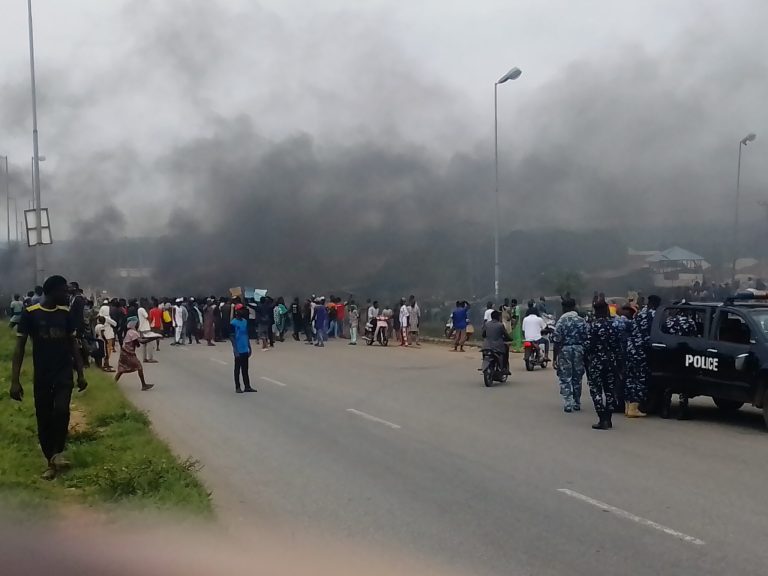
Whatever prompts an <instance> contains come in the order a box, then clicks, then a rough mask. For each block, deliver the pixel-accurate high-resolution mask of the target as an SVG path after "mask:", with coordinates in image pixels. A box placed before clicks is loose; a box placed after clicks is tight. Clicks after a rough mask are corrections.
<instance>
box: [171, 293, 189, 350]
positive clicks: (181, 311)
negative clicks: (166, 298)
mask: <svg viewBox="0 0 768 576" xmlns="http://www.w3.org/2000/svg"><path fill="white" fill-rule="evenodd" d="M186 312H187V309H186V308H185V307H184V299H183V298H177V299H176V306H174V307H173V331H174V334H173V344H171V346H174V345H176V346H183V345H184V322H185V318H184V317H185V316H186Z"/></svg>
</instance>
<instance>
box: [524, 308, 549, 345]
mask: <svg viewBox="0 0 768 576" xmlns="http://www.w3.org/2000/svg"><path fill="white" fill-rule="evenodd" d="M546 327H547V325H546V323H545V322H544V320H542V319H541V318H539V317H538V316H536V315H535V314H529V315H528V316H526V317H525V318H524V319H523V334H525V339H526V340H529V341H535V340H541V331H542V330H544V328H546Z"/></svg>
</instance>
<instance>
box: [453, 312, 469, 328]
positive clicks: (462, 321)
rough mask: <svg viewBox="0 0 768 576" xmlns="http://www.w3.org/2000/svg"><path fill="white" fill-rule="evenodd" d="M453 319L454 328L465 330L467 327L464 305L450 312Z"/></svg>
mask: <svg viewBox="0 0 768 576" xmlns="http://www.w3.org/2000/svg"><path fill="white" fill-rule="evenodd" d="M451 318H452V319H453V329H454V330H466V329H467V309H466V308H464V307H461V308H456V310H454V311H453V314H451Z"/></svg>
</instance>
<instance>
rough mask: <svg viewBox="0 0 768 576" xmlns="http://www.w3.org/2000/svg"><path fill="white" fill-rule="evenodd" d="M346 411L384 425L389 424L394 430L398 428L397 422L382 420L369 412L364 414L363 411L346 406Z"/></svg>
mask: <svg viewBox="0 0 768 576" xmlns="http://www.w3.org/2000/svg"><path fill="white" fill-rule="evenodd" d="M347 412H349V413H350V414H355V415H357V416H360V417H361V418H365V419H366V420H370V421H371V422H378V423H379V424H384V426H389V427H390V428H394V429H395V430H400V426H399V425H398V424H395V423H393V422H389V421H387V420H382V419H381V418H376V416H371V415H370V414H366V413H365V412H360V410H355V409H354V408H347Z"/></svg>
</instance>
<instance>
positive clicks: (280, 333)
mask: <svg viewBox="0 0 768 576" xmlns="http://www.w3.org/2000/svg"><path fill="white" fill-rule="evenodd" d="M272 315H273V317H274V321H275V338H277V340H279V341H280V342H285V331H286V329H287V325H286V324H287V316H288V308H287V307H286V306H285V300H284V299H283V297H282V296H280V297H279V298H278V299H277V302H276V303H275V308H274V310H273V311H272Z"/></svg>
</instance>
